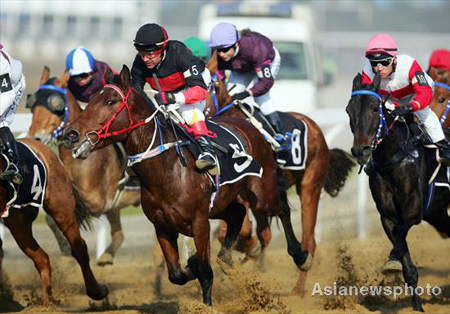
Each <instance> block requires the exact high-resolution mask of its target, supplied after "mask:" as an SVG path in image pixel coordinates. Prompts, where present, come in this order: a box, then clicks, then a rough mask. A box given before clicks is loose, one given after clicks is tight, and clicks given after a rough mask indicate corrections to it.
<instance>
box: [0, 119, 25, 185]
mask: <svg viewBox="0 0 450 314" xmlns="http://www.w3.org/2000/svg"><path fill="white" fill-rule="evenodd" d="M0 140H1V142H2V143H0V146H2V151H5V152H6V156H7V157H8V159H9V165H8V168H6V169H5V171H3V172H2V173H1V174H0V180H4V181H12V182H13V183H15V184H22V182H23V177H22V174H21V173H20V171H19V169H20V158H19V154H18V152H17V145H16V140H15V139H14V135H13V134H12V133H11V130H10V129H9V128H8V127H3V128H0Z"/></svg>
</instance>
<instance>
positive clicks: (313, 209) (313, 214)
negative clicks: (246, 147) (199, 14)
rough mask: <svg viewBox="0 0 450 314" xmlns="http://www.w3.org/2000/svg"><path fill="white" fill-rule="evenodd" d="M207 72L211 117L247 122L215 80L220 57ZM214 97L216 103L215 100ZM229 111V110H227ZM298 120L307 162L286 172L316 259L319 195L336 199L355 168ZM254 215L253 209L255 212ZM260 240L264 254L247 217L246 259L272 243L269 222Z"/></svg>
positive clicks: (260, 226)
mask: <svg viewBox="0 0 450 314" xmlns="http://www.w3.org/2000/svg"><path fill="white" fill-rule="evenodd" d="M208 69H209V70H210V72H211V74H212V76H213V82H212V84H213V85H212V88H211V92H210V93H209V94H208V98H207V104H208V105H207V106H206V108H205V111H206V112H208V114H209V116H215V115H217V112H216V111H218V112H219V114H220V115H221V116H225V117H238V118H244V119H246V118H247V116H246V115H245V114H244V112H243V111H242V110H241V109H240V108H239V106H234V105H233V101H232V99H231V96H230V95H229V93H228V91H227V89H226V86H225V84H224V83H223V81H222V80H220V79H219V78H215V73H216V70H217V53H215V52H214V53H213V56H212V58H211V60H210V62H209V63H208ZM214 97H215V98H216V99H214ZM227 108H228V109H227ZM289 114H290V115H292V116H293V117H294V118H295V119H297V120H299V121H304V122H305V124H306V125H307V127H308V143H307V150H308V153H307V156H308V158H307V160H306V167H305V169H304V170H283V175H284V177H285V179H286V189H288V188H290V187H292V186H293V185H295V187H296V191H297V194H298V195H299V197H300V201H301V216H302V241H301V243H302V245H304V249H305V250H306V251H308V252H309V253H310V254H311V256H314V251H315V249H316V241H315V238H314V228H315V225H316V219H317V210H318V205H319V199H320V194H321V191H322V188H324V189H325V191H326V192H327V193H328V194H329V195H331V196H332V197H335V196H337V195H338V193H339V191H340V190H341V188H342V187H343V186H344V184H345V181H346V179H347V176H348V174H349V172H350V171H351V169H352V168H353V167H354V166H355V163H354V161H353V160H352V158H351V156H349V154H347V153H346V152H344V151H343V150H341V149H337V148H334V149H331V150H330V149H329V148H328V146H327V143H326V141H325V138H324V136H323V133H322V131H321V129H320V127H319V126H318V125H317V124H316V123H315V122H314V121H313V120H311V119H310V118H308V117H307V116H305V115H303V114H299V113H295V112H290V113H289ZM252 211H253V213H254V209H253V208H252ZM225 230H226V226H225V225H223V224H222V228H221V232H220V233H221V236H220V237H222V238H223V233H224V231H225ZM257 236H258V238H259V240H260V244H261V248H260V249H261V251H260V252H259V250H255V245H256V241H255V239H254V237H252V225H251V222H250V220H249V218H248V207H247V215H246V217H245V220H244V224H243V226H242V230H241V233H240V238H239V243H238V244H239V245H238V248H240V249H241V251H243V252H244V253H247V255H250V256H254V255H255V253H254V252H255V251H256V252H258V253H259V254H261V253H262V252H264V248H265V247H267V245H268V244H269V241H270V239H271V232H270V225H269V224H268V222H267V221H265V220H262V219H257ZM311 266H312V257H311V258H310V261H309V262H308V263H307V264H305V265H304V266H303V267H302V269H301V273H300V276H299V278H298V280H297V284H296V286H295V289H294V291H296V292H297V293H299V294H303V292H304V285H305V280H306V271H308V270H309V268H310V267H311Z"/></svg>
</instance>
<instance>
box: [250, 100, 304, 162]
mask: <svg viewBox="0 0 450 314" xmlns="http://www.w3.org/2000/svg"><path fill="white" fill-rule="evenodd" d="M243 105H244V106H246V107H247V110H248V111H250V112H251V111H253V116H254V117H255V118H256V119H257V120H258V121H259V122H260V123H261V124H262V125H263V128H264V130H266V131H267V132H269V134H271V135H272V136H274V135H275V132H274V130H273V128H272V126H271V125H270V124H269V122H268V121H267V119H266V117H265V116H264V115H263V114H262V112H261V110H260V109H259V107H253V109H250V107H249V106H248V105H247V104H245V103H244V104H243ZM278 114H279V116H280V120H281V121H282V131H283V134H286V135H287V137H288V138H289V139H290V142H291V147H290V149H289V150H287V151H286V152H285V153H282V154H279V155H278V157H277V159H280V158H281V159H283V160H284V161H286V163H285V164H284V165H280V168H282V169H290V170H303V169H305V166H306V158H307V157H308V150H307V147H306V143H307V141H308V127H307V126H306V124H305V122H303V121H301V120H300V121H299V120H297V119H295V118H294V117H293V116H291V115H290V114H288V113H286V112H278Z"/></svg>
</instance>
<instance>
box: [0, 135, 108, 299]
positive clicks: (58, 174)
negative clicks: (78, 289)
mask: <svg viewBox="0 0 450 314" xmlns="http://www.w3.org/2000/svg"><path fill="white" fill-rule="evenodd" d="M20 141H21V142H23V143H25V144H27V145H28V146H29V147H30V148H31V149H32V150H33V151H34V152H35V153H36V155H37V156H39V158H40V159H41V160H42V162H43V163H44V166H45V168H46V170H47V185H46V187H45V196H44V206H43V207H44V210H45V212H46V213H47V214H48V215H50V216H51V217H53V219H54V220H55V222H56V224H57V226H58V228H59V229H60V230H61V232H62V233H63V234H64V236H65V237H66V238H67V240H68V241H69V244H70V247H71V252H72V255H73V257H74V258H75V259H76V260H77V262H78V264H79V265H80V267H81V271H82V274H83V277H84V282H85V286H86V293H87V295H88V296H89V297H91V298H92V299H94V300H101V299H103V298H105V297H106V296H107V295H108V289H107V288H106V286H104V285H100V284H99V283H98V282H97V280H96V279H95V277H94V274H93V273H92V270H91V268H90V266H89V254H88V250H87V246H86V243H85V241H84V240H83V238H82V237H81V235H80V230H79V222H78V221H77V218H81V217H87V216H88V212H87V211H86V210H85V209H83V208H82V207H81V206H79V204H77V202H76V197H75V196H74V195H75V193H76V192H75V190H74V189H73V187H72V182H71V180H70V174H69V173H68V172H67V170H66V168H64V166H63V165H62V163H61V162H60V160H59V159H58V157H57V156H56V155H55V153H54V152H53V151H52V150H51V149H50V148H48V147H47V146H45V145H43V144H41V143H39V142H37V141H34V140H31V139H22V140H20ZM0 159H1V162H2V164H4V159H3V156H2V157H0ZM5 184H7V183H0V208H2V209H4V208H5V206H6V201H7V190H6V186H5ZM37 213H38V209H37V208H30V207H25V208H20V209H15V208H11V209H10V210H9V216H8V217H6V218H3V220H4V223H5V226H6V227H8V229H9V230H10V231H11V234H12V235H13V237H14V239H15V240H16V242H17V244H18V245H19V247H20V249H21V250H22V251H23V252H24V253H25V254H26V255H27V256H28V257H29V258H31V259H32V260H33V262H34V266H35V267H36V269H37V271H38V272H39V275H40V277H41V281H42V291H43V292H42V299H43V301H44V303H45V304H47V303H50V302H51V300H52V286H51V267H50V260H49V257H48V255H47V253H45V252H44V250H43V249H42V248H41V247H40V246H39V244H38V243H37V242H36V239H35V238H34V237H33V232H32V223H33V221H34V220H35V219H36V217H37ZM79 220H81V219H79ZM2 244H3V243H2V241H1V239H0V266H1V259H2V258H3V251H2Z"/></svg>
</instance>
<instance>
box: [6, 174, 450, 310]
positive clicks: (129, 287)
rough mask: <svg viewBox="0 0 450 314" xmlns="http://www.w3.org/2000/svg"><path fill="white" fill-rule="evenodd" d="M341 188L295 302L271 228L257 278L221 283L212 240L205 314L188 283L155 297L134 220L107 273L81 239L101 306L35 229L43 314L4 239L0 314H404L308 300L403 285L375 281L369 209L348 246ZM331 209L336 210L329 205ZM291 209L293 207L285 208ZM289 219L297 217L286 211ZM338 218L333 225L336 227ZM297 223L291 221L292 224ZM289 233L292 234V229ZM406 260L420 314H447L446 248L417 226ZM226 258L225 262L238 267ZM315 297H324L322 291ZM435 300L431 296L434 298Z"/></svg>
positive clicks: (336, 299) (380, 248)
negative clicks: (329, 290) (331, 290)
mask: <svg viewBox="0 0 450 314" xmlns="http://www.w3.org/2000/svg"><path fill="white" fill-rule="evenodd" d="M353 181H354V180H350V182H349V184H348V187H346V189H345V190H344V191H343V192H342V195H341V197H339V198H338V199H336V200H331V199H330V198H325V199H324V200H323V202H322V208H321V211H322V213H321V228H320V230H322V231H321V236H320V238H321V241H320V243H319V245H318V247H317V250H316V256H315V260H314V265H313V268H312V269H311V270H310V272H309V275H308V279H307V283H306V294H305V296H304V297H303V298H301V297H299V296H295V295H292V294H291V291H292V288H293V287H294V285H295V283H296V278H297V275H298V273H299V272H298V270H297V269H296V267H295V265H294V263H293V262H292V260H291V258H290V257H289V256H288V254H287V251H286V244H285V241H284V237H283V235H282V234H281V233H280V232H279V231H278V230H277V226H276V224H273V230H274V234H275V236H274V239H273V241H272V243H271V245H270V246H269V248H268V250H267V251H266V254H267V255H266V260H265V263H264V268H265V271H260V270H257V269H256V263H253V262H248V263H246V264H244V265H242V266H241V265H239V263H236V264H238V265H237V266H236V269H235V270H234V271H233V272H232V273H231V275H225V274H224V273H223V272H222V271H221V270H220V268H219V267H218V265H217V263H216V262H215V256H216V254H217V252H218V249H219V243H218V241H217V240H216V239H213V240H212V252H211V253H212V261H213V262H212V263H213V269H214V275H215V279H214V287H213V303H214V306H213V307H212V308H207V307H205V306H203V304H202V303H201V291H200V288H199V285H198V283H197V281H195V282H189V283H188V284H186V285H185V286H182V287H180V286H176V285H173V284H171V283H170V282H169V281H168V279H167V275H166V274H165V275H164V278H163V282H162V295H161V296H160V297H158V296H157V295H156V293H155V290H154V283H155V273H156V268H157V267H156V265H155V262H154V259H153V254H152V247H153V244H154V231H153V227H152V225H151V223H150V222H148V221H147V220H146V219H145V217H144V216H132V217H126V218H125V219H124V232H125V236H126V239H125V242H124V245H123V248H122V249H121V250H120V251H119V252H118V254H117V256H116V260H115V264H114V265H113V266H108V267H103V268H101V267H98V266H96V265H93V264H94V262H93V260H94V256H95V252H94V250H93V249H94V248H95V233H85V232H84V233H83V234H84V237H85V239H86V241H87V243H88V246H89V248H90V249H91V251H90V253H91V258H92V262H91V264H92V265H93V270H94V273H95V274H96V276H97V278H98V279H99V281H100V282H102V283H104V284H106V285H107V286H108V287H109V289H110V295H109V297H108V298H107V299H106V300H105V301H103V302H97V301H95V302H94V301H91V300H90V299H89V298H88V297H87V296H86V295H85V293H84V286H83V283H82V277H81V272H80V270H79V268H78V266H77V265H76V263H75V261H74V260H73V259H71V258H67V257H61V256H60V254H59V252H58V250H57V247H56V242H55V241H54V240H53V238H52V235H51V234H50V232H49V231H48V228H47V227H46V226H45V225H43V224H36V225H35V226H34V233H35V234H36V237H37V239H38V241H39V243H40V244H41V245H42V247H43V248H44V249H45V250H46V251H47V252H48V253H49V255H50V258H51V261H52V267H53V293H54V297H55V299H56V300H57V302H58V303H57V305H55V307H51V308H43V307H41V306H39V305H38V304H39V302H40V295H41V288H40V280H39V276H38V274H37V272H36V271H35V269H34V267H33V264H32V262H31V261H30V260H28V259H27V258H26V257H25V256H24V255H23V254H22V252H21V251H20V250H19V249H18V248H17V246H16V244H15V243H14V241H13V239H12V238H11V235H10V234H9V232H6V234H5V238H6V239H5V245H4V247H5V259H4V262H3V275H2V276H3V282H2V289H1V293H0V296H1V299H0V311H8V310H12V309H15V310H23V311H27V312H33V313H40V312H43V311H48V312H54V313H55V312H69V313H79V312H105V313H119V312H120V313H236V314H237V313H239V314H240V313H342V312H345V313H409V312H410V300H409V298H408V297H405V296H401V297H399V298H397V299H394V298H393V297H392V296H391V297H387V296H381V297H374V296H366V297H364V296H361V295H360V296H326V295H320V293H316V294H315V295H312V292H313V291H318V290H314V287H315V286H316V288H317V287H319V286H320V287H321V289H324V287H325V286H331V287H333V285H334V283H335V282H337V283H338V284H339V285H343V286H357V287H361V286H364V285H369V286H370V285H372V286H378V285H382V286H394V285H403V280H402V279H401V278H399V277H395V276H392V275H391V276H387V277H386V276H384V275H382V274H381V273H380V267H381V266H382V264H383V262H384V260H385V258H386V257H387V255H388V253H389V251H390V249H391V245H390V243H389V241H388V240H387V238H386V236H385V235H384V234H383V232H382V230H381V226H380V223H379V220H378V216H377V214H376V211H375V209H374V208H373V204H370V206H369V207H370V208H369V215H368V217H369V219H370V220H369V221H370V223H369V224H368V228H367V229H368V230H370V232H369V233H368V234H369V235H368V237H367V238H366V239H364V240H358V239H356V238H355V236H354V235H355V231H354V224H353V220H354V219H346V218H345V217H346V216H349V215H353V211H352V210H351V208H352V206H348V205H345V203H343V202H342V201H344V200H349V199H351V195H352V191H354V187H352V185H354V184H355V182H353ZM338 200H339V201H338ZM291 202H292V203H293V205H295V204H296V200H295V199H291ZM293 215H294V216H299V212H298V211H295V212H294V214H293ZM339 217H342V219H338V218H339ZM296 220H297V219H296ZM296 229H298V232H299V231H300V230H299V229H300V228H299V227H298V223H296ZM408 241H409V247H410V251H411V256H412V259H413V261H414V263H415V264H416V266H417V267H418V268H419V274H420V278H419V286H422V287H426V286H427V284H429V285H430V286H432V287H434V286H437V287H439V289H440V290H441V291H442V292H441V294H440V295H437V296H424V297H423V303H424V309H425V311H426V312H427V313H449V308H450V241H449V240H444V239H442V238H441V237H440V236H439V235H438V234H437V232H436V231H434V229H433V228H432V227H431V226H429V225H428V224H426V223H422V224H421V225H420V226H416V227H414V228H413V229H412V230H411V232H410V234H409V236H408ZM242 257H243V256H242V255H240V254H239V253H236V254H235V255H234V258H235V261H239V260H240V259H242ZM322 291H324V290H322ZM436 291H437V290H436Z"/></svg>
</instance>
